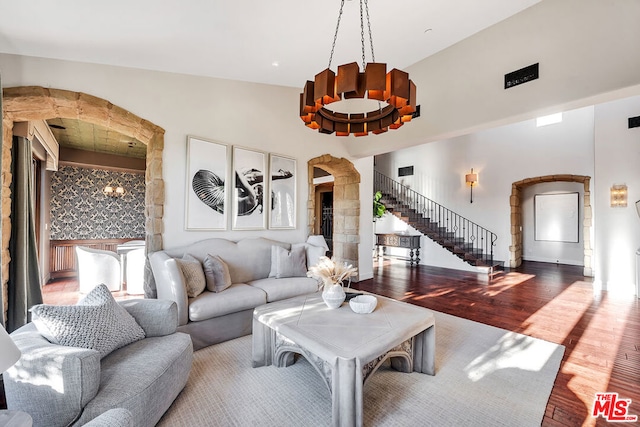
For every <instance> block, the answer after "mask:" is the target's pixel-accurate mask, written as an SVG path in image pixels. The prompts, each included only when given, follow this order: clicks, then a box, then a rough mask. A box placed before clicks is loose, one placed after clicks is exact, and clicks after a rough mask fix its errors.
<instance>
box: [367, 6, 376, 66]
mask: <svg viewBox="0 0 640 427" xmlns="http://www.w3.org/2000/svg"><path fill="white" fill-rule="evenodd" d="M364 8H365V10H366V12H367V28H368V29H369V44H370V45H371V62H376V55H375V54H374V53H373V36H372V35H371V20H370V19H369V2H368V1H367V0H364Z"/></svg>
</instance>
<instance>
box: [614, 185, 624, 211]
mask: <svg viewBox="0 0 640 427" xmlns="http://www.w3.org/2000/svg"><path fill="white" fill-rule="evenodd" d="M611 207H612V208H626V207H627V186H626V185H624V184H622V185H614V186H613V187H611Z"/></svg>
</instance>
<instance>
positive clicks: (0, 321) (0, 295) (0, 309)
mask: <svg viewBox="0 0 640 427" xmlns="http://www.w3.org/2000/svg"><path fill="white" fill-rule="evenodd" d="M3 111H4V110H3V109H2V75H0V165H2V152H3V151H4V150H3V148H2V146H3V142H4V141H3V140H4V132H3V129H2V125H3V122H2V115H3ZM0 176H1V175H0ZM1 203H2V182H0V204H1ZM0 209H1V208H0ZM3 229H4V228H3V227H2V214H1V212H0V242H4V239H3V238H2V230H3ZM3 252H4V250H2V248H0V313H2V314H0V326H2V327H5V321H4V314H5V311H4V307H5V302H4V288H3V285H4V279H5V278H4V277H2V272H1V269H2V266H3V265H4V262H3V261H4V260H3V258H4V257H3Z"/></svg>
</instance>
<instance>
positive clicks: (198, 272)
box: [176, 254, 207, 298]
mask: <svg viewBox="0 0 640 427" xmlns="http://www.w3.org/2000/svg"><path fill="white" fill-rule="evenodd" d="M176 263H178V265H179V266H180V269H181V270H182V275H183V276H184V286H185V288H186V290H187V296H188V297H189V298H195V297H197V296H198V295H200V294H201V293H202V292H203V291H204V290H205V288H206V287H207V282H206V281H205V278H204V271H202V265H201V264H200V261H198V260H197V259H195V258H194V257H193V256H191V255H189V254H185V255H184V256H183V257H182V259H176Z"/></svg>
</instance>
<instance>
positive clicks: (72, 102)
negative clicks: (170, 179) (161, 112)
mask: <svg viewBox="0 0 640 427" xmlns="http://www.w3.org/2000/svg"><path fill="white" fill-rule="evenodd" d="M2 96H3V103H2V123H3V135H2V149H3V156H2V157H3V162H2V177H3V179H2V186H3V187H2V219H3V230H2V251H3V253H4V254H7V252H8V248H9V239H10V237H11V236H10V231H11V228H10V226H9V225H10V214H11V194H10V189H9V186H10V184H11V179H12V177H11V161H10V159H11V148H12V141H13V124H14V122H21V121H29V120H48V119H52V118H71V119H79V120H82V121H85V122H88V123H93V124H97V125H100V126H104V127H107V128H110V129H113V130H116V131H118V132H120V133H122V134H124V135H126V136H130V137H132V138H135V139H137V140H139V141H141V142H143V143H144V144H146V146H147V159H146V175H145V187H146V190H145V220H146V221H145V222H146V223H145V240H146V247H147V251H148V252H153V251H157V250H160V249H162V232H163V225H162V216H163V209H164V181H163V179H162V150H163V148H164V129H162V128H161V127H159V126H156V125H154V124H153V123H151V122H149V121H147V120H144V119H142V118H141V117H138V116H136V115H135V114H133V113H130V112H129V111H127V110H125V109H123V108H120V107H118V106H117V105H113V104H112V103H110V102H109V101H107V100H105V99H101V98H98V97H95V96H92V95H87V94H85V93H82V92H72V91H68V90H61V89H47V88H43V87H40V86H24V87H14V88H5V89H3V94H2ZM7 159H9V160H8V161H7ZM5 224H7V225H5ZM2 259H3V262H2V280H1V281H0V283H1V284H2V289H3V291H4V289H5V288H6V286H5V285H6V283H7V280H8V278H9V276H8V272H9V257H8V256H3V257H2ZM145 276H146V279H145V282H146V284H145V288H148V286H147V285H148V284H149V281H150V277H151V276H150V274H146V275H145ZM145 294H147V296H155V289H153V290H150V289H145Z"/></svg>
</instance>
